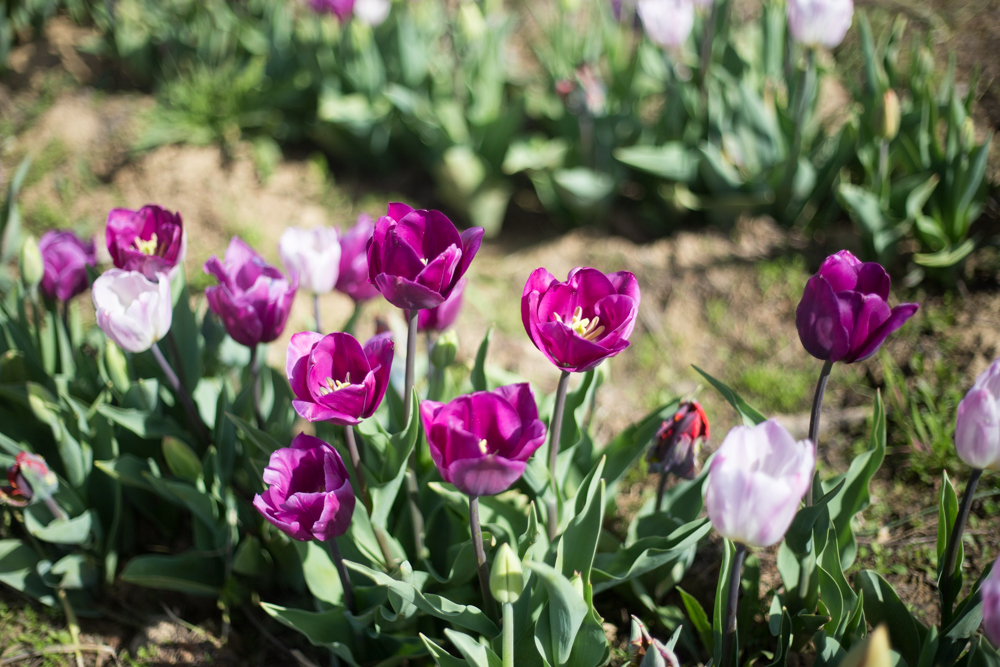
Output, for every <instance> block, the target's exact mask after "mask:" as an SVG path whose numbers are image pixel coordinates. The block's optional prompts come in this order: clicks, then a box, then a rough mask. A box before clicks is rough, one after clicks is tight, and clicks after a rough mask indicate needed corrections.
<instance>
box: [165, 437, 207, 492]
mask: <svg viewBox="0 0 1000 667" xmlns="http://www.w3.org/2000/svg"><path fill="white" fill-rule="evenodd" d="M163 458H164V460H166V462H167V466H168V467H169V468H170V472H172V473H174V474H175V475H177V476H178V477H180V478H181V479H186V480H188V481H189V482H196V481H197V480H198V478H199V477H200V476H201V473H202V470H201V460H200V459H199V458H198V455H197V454H195V452H194V450H193V449H191V448H190V447H189V446H188V445H187V444H186V443H184V442H182V441H180V440H178V439H177V438H172V437H170V436H167V437H165V438H164V439H163Z"/></svg>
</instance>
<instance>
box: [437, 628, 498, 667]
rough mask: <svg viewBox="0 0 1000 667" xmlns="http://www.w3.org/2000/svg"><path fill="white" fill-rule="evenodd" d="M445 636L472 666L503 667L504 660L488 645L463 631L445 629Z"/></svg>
mask: <svg viewBox="0 0 1000 667" xmlns="http://www.w3.org/2000/svg"><path fill="white" fill-rule="evenodd" d="M444 636H445V637H447V638H448V641H450V642H451V643H452V645H454V647H455V648H457V649H458V651H459V653H461V654H462V656H463V657H465V661H466V662H467V663H469V665H470V666H471V667H501V665H502V663H503V661H502V660H501V659H500V656H498V655H497V654H496V653H494V652H493V650H492V649H490V648H489V647H488V646H486V645H484V644H480V643H479V642H477V641H476V640H475V639H473V638H472V637H470V636H469V635H467V634H465V633H463V632H456V631H454V630H449V629H447V628H446V629H445V631H444Z"/></svg>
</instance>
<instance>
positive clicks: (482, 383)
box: [470, 326, 493, 391]
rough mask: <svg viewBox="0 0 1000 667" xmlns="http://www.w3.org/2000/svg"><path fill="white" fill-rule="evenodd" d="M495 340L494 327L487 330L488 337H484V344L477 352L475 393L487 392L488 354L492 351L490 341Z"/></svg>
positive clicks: (473, 381)
mask: <svg viewBox="0 0 1000 667" xmlns="http://www.w3.org/2000/svg"><path fill="white" fill-rule="evenodd" d="M492 338H493V327H492V326H491V327H490V328H489V329H487V330H486V335H485V336H483V342H481V343H480V344H479V350H478V351H477V352H476V363H475V364H473V366H472V376H471V377H470V379H471V380H472V390H473V391H486V390H487V386H486V354H487V352H489V349H490V341H491V340H492Z"/></svg>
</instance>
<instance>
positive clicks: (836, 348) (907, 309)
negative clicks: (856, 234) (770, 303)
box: [795, 250, 919, 364]
mask: <svg viewBox="0 0 1000 667" xmlns="http://www.w3.org/2000/svg"><path fill="white" fill-rule="evenodd" d="M890 284H891V281H890V279H889V274H888V273H886V272H885V269H883V268H882V267H881V266H880V265H879V264H876V263H875V262H861V260H859V259H858V258H857V257H855V256H854V255H852V254H851V253H850V252H848V251H847V250H841V251H840V252H838V253H837V254H835V255H830V256H829V257H827V258H826V260H825V261H824V262H823V265H822V266H820V267H819V271H818V272H817V273H816V275H814V276H813V277H812V278H810V279H809V282H807V283H806V289H805V292H804V293H803V295H802V300H801V301H800V302H799V306H798V308H796V309H795V325H796V327H798V330H799V340H801V341H802V347H804V348H806V352H808V353H809V354H811V355H813V356H814V357H816V358H817V359H820V360H822V361H842V362H844V363H845V364H850V363H854V362H855V361H862V360H864V359H867V358H868V357H870V356H872V355H873V354H875V353H876V352H877V351H878V349H879V348H880V347H881V346H882V343H883V342H884V341H885V339H886V337H888V336H889V334H891V333H892V332H893V331H895V330H896V329H898V328H899V327H901V326H903V324H904V323H905V322H906V320H908V319H910V317H912V316H913V314H914V313H915V312H917V308H919V306H918V305H917V304H915V303H903V304H900V305H898V306H896V307H895V308H893V309H892V310H890V309H889V304H888V303H887V302H888V299H889V287H890Z"/></svg>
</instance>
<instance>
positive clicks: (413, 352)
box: [403, 308, 425, 558]
mask: <svg viewBox="0 0 1000 667" xmlns="http://www.w3.org/2000/svg"><path fill="white" fill-rule="evenodd" d="M419 313H420V311H419V310H418V309H416V308H414V309H412V310H409V311H406V319H407V322H408V326H407V331H406V375H405V382H404V385H403V419H404V420H406V421H408V420H409V418H410V404H411V402H412V400H413V367H414V364H415V363H416V358H417V315H418V314H419ZM417 445H418V446H419V442H418V443H417ZM406 493H407V495H408V496H409V499H410V522H411V523H412V524H413V546H414V547H415V548H416V550H417V558H423V557H424V555H425V554H424V516H423V514H421V513H420V489H419V487H418V486H417V448H416V447H414V448H413V451H412V452H411V453H410V470H409V471H408V472H407V473H406Z"/></svg>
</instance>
